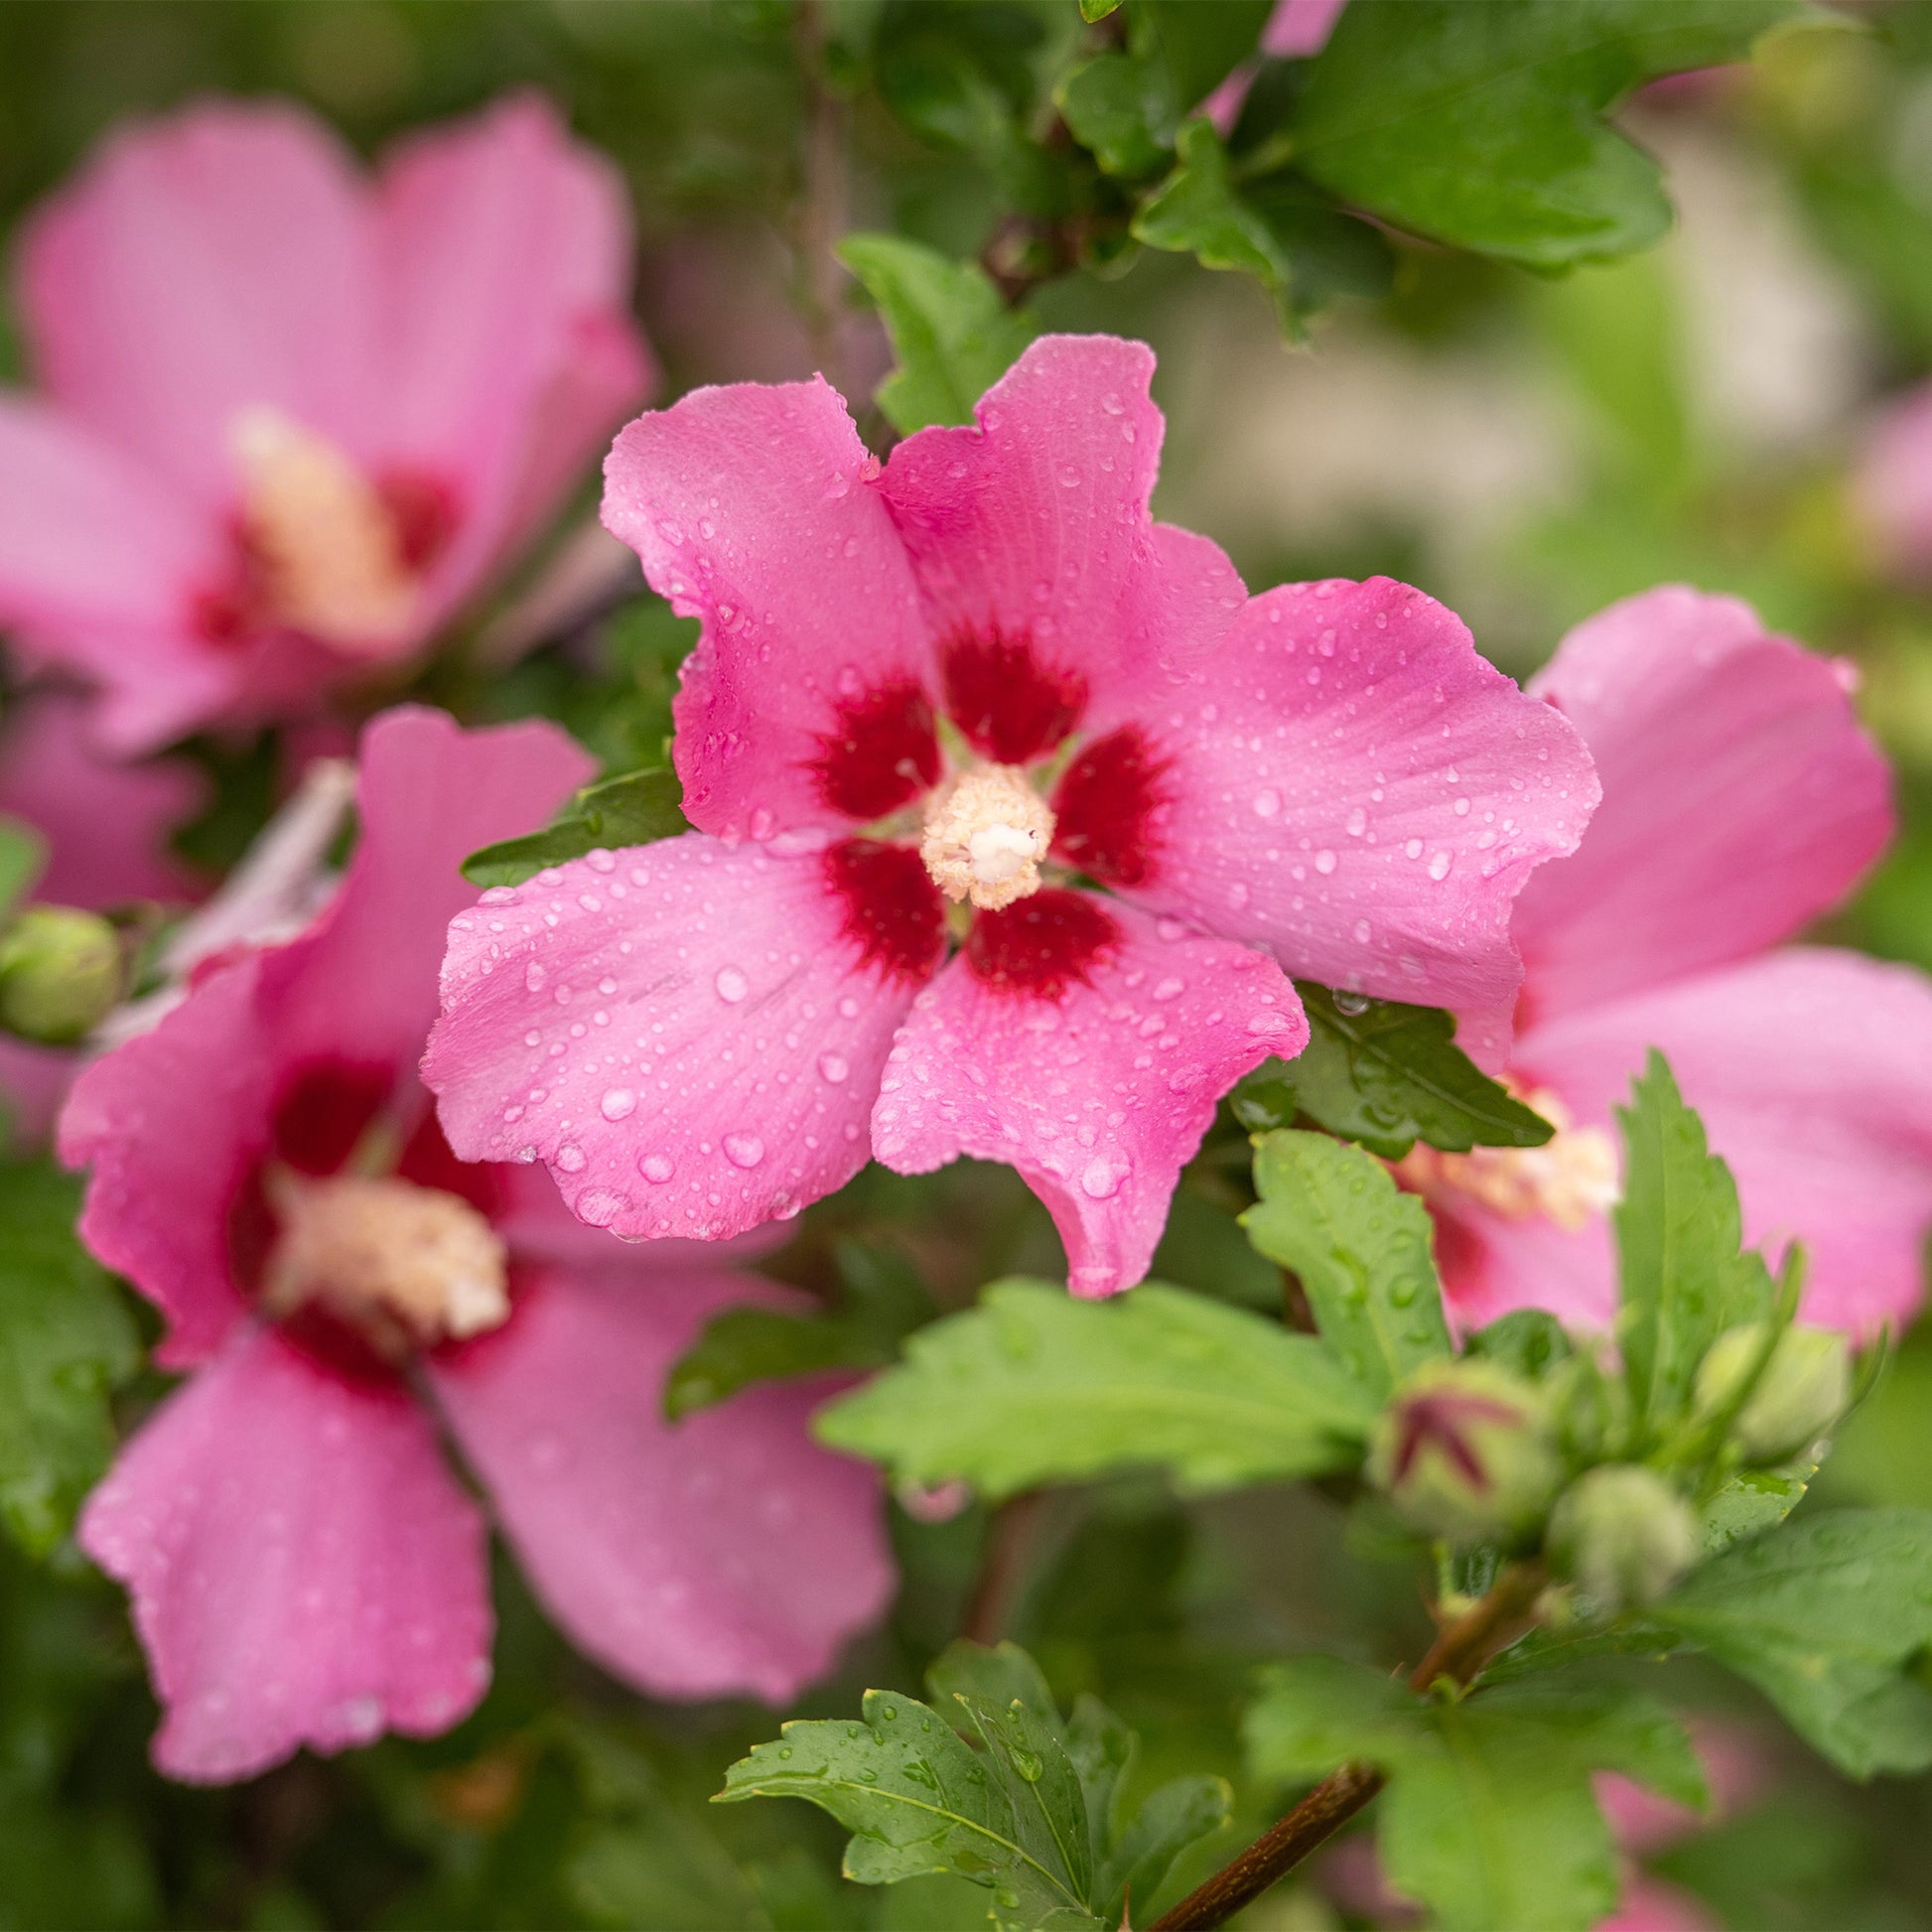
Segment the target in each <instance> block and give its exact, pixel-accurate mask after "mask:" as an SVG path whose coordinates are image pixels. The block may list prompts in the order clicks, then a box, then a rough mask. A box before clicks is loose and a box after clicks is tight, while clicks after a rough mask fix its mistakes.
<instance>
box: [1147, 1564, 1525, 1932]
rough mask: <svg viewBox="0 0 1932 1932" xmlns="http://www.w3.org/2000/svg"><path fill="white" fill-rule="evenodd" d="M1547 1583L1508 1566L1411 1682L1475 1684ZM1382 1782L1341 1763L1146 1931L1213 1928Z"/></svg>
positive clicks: (1361, 1767) (1419, 1686) (1369, 1769)
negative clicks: (1285, 1815) (1291, 1809)
mask: <svg viewBox="0 0 1932 1932" xmlns="http://www.w3.org/2000/svg"><path fill="white" fill-rule="evenodd" d="M1543 1585H1544V1575H1543V1567H1542V1565H1541V1564H1536V1563H1513V1564H1511V1565H1510V1566H1509V1567H1508V1568H1507V1569H1506V1570H1505V1571H1504V1572H1503V1574H1502V1575H1501V1576H1500V1577H1498V1578H1497V1579H1496V1583H1495V1587H1493V1588H1492V1589H1491V1590H1490V1591H1489V1593H1488V1594H1487V1595H1486V1596H1484V1597H1483V1598H1482V1599H1481V1601H1479V1602H1478V1603H1476V1604H1475V1605H1474V1606H1473V1608H1471V1609H1469V1610H1468V1611H1466V1612H1465V1613H1464V1614H1463V1615H1461V1616H1459V1617H1456V1618H1455V1619H1453V1620H1452V1621H1451V1622H1449V1623H1447V1624H1445V1625H1444V1626H1443V1628H1442V1630H1441V1631H1440V1632H1439V1633H1438V1634H1437V1638H1436V1641H1435V1642H1434V1643H1433V1644H1431V1645H1430V1647H1429V1654H1428V1655H1427V1656H1426V1657H1424V1658H1423V1660H1422V1662H1421V1663H1420V1664H1418V1665H1417V1666H1416V1668H1415V1669H1414V1670H1413V1671H1411V1672H1410V1674H1409V1688H1410V1689H1411V1690H1412V1691H1416V1692H1418V1693H1421V1692H1427V1691H1428V1690H1429V1689H1430V1688H1431V1686H1432V1685H1435V1684H1437V1683H1439V1682H1441V1681H1442V1680H1443V1679H1445V1678H1447V1679H1448V1680H1449V1682H1450V1683H1451V1684H1454V1685H1455V1686H1456V1687H1457V1688H1458V1689H1462V1688H1465V1687H1466V1686H1468V1685H1469V1684H1471V1683H1472V1682H1473V1681H1474V1680H1475V1678H1476V1675H1477V1674H1478V1673H1479V1672H1480V1671H1481V1669H1482V1667H1483V1666H1484V1665H1485V1664H1487V1663H1488V1662H1489V1660H1490V1659H1491V1658H1492V1657H1494V1656H1496V1655H1497V1654H1498V1652H1500V1651H1503V1650H1505V1649H1507V1648H1508V1647H1509V1645H1511V1644H1512V1643H1514V1642H1515V1641H1516V1639H1517V1638H1518V1637H1520V1636H1521V1635H1522V1634H1523V1632H1524V1631H1525V1630H1527V1629H1528V1628H1529V1627H1530V1626H1531V1624H1533V1623H1534V1622H1535V1620H1536V1599H1537V1597H1538V1596H1539V1595H1540V1594H1541V1593H1542V1589H1543ZM1383 1782H1384V1780H1383V1776H1382V1773H1381V1772H1380V1771H1378V1770H1377V1769H1376V1768H1375V1767H1374V1766H1373V1765H1372V1764H1344V1765H1342V1766H1341V1767H1340V1769H1338V1770H1334V1771H1330V1772H1329V1773H1328V1775H1327V1776H1326V1777H1325V1778H1323V1779H1322V1780H1321V1782H1320V1783H1319V1784H1317V1785H1316V1786H1315V1787H1314V1789H1313V1790H1312V1791H1311V1792H1310V1793H1309V1795H1308V1796H1307V1797H1306V1798H1304V1799H1303V1800H1302V1802H1301V1803H1300V1804H1299V1805H1297V1806H1296V1807H1295V1809H1294V1810H1293V1811H1291V1812H1290V1813H1289V1814H1288V1816H1287V1817H1286V1818H1284V1819H1282V1820H1281V1821H1280V1822H1279V1823H1278V1824H1274V1825H1271V1826H1269V1828H1268V1829H1267V1830H1266V1831H1265V1832H1263V1833H1262V1835H1261V1836H1260V1837H1259V1838H1258V1839H1256V1840H1255V1842H1254V1843H1253V1844H1252V1845H1250V1846H1249V1847H1248V1849H1247V1850H1246V1851H1245V1852H1243V1853H1241V1854H1240V1855H1239V1857H1237V1858H1235V1859H1232V1860H1230V1861H1229V1863H1226V1864H1224V1865H1223V1866H1222V1867H1221V1868H1220V1870H1219V1871H1217V1872H1215V1873H1214V1875H1213V1876H1212V1877H1211V1878H1209V1879H1207V1880H1205V1881H1204V1882H1203V1883H1202V1884H1199V1885H1197V1886H1195V1888H1194V1889H1193V1890H1192V1891H1190V1892H1189V1893H1188V1894H1187V1896H1186V1897H1185V1898H1183V1899H1182V1900H1181V1901H1180V1903H1179V1904H1178V1905H1176V1906H1174V1907H1173V1910H1172V1911H1169V1912H1165V1913H1163V1914H1162V1916H1161V1917H1160V1918H1158V1919H1156V1920H1155V1922H1154V1924H1153V1925H1152V1926H1150V1927H1149V1928H1148V1932H1209V1928H1211V1927H1213V1926H1217V1925H1223V1924H1225V1923H1226V1922H1227V1921H1228V1920H1229V1919H1230V1918H1232V1917H1233V1916H1234V1914H1235V1913H1236V1912H1238V1911H1240V1909H1241V1908H1242V1907H1243V1906H1244V1905H1250V1904H1252V1903H1253V1902H1254V1901H1255V1900H1256V1899H1257V1898H1259V1897H1260V1896H1261V1894H1262V1893H1263V1892H1265V1891H1266V1890H1267V1889H1268V1888H1269V1887H1270V1886H1271V1885H1273V1884H1274V1883H1275V1882H1276V1881H1277V1880H1278V1879H1281V1878H1283V1877H1286V1876H1287V1874H1288V1873H1289V1872H1291V1871H1293V1870H1294V1869H1295V1867H1296V1866H1297V1865H1298V1864H1300V1863H1302V1861H1303V1860H1304V1859H1306V1858H1307V1857H1308V1856H1309V1854H1310V1853H1311V1852H1312V1851H1314V1850H1315V1849H1316V1848H1317V1847H1319V1846H1320V1845H1321V1844H1323V1843H1324V1842H1325V1841H1326V1840H1327V1839H1329V1838H1331V1837H1333V1836H1334V1834H1335V1833H1336V1832H1338V1831H1339V1830H1340V1829H1341V1828H1342V1826H1344V1825H1345V1824H1347V1823H1348V1821H1349V1820H1350V1819H1351V1818H1353V1817H1354V1816H1355V1814H1356V1813H1357V1812H1358V1811H1360V1810H1361V1809H1362V1807H1363V1806H1364V1805H1366V1804H1367V1803H1368V1801H1369V1800H1370V1799H1371V1798H1373V1797H1374V1796H1375V1794H1376V1793H1377V1792H1378V1791H1380V1790H1381V1789H1382V1785H1383Z"/></svg>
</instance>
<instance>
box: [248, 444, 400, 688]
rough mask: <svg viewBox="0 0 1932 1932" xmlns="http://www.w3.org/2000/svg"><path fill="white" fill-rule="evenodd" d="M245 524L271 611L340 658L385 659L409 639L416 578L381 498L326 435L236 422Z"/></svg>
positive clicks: (374, 487) (277, 617)
mask: <svg viewBox="0 0 1932 1932" xmlns="http://www.w3.org/2000/svg"><path fill="white" fill-rule="evenodd" d="M231 442H232V447H233V450H234V456H235V460H236V462H237V463H238V464H239V465H240V468H241V475H242V523H243V526H244V530H245V535H246V540H247V544H248V549H249V552H250V555H251V558H252V560H253V562H254V564H255V566H256V568H257V569H258V570H259V572H260V574H261V580H262V589H263V593H264V595H265V601H266V603H267V605H268V608H269V611H270V612H271V614H272V615H273V617H274V618H275V619H276V621H279V622H281V623H284V624H287V625H288V626H289V627H290V628H291V629H295V630H302V631H306V632H307V633H308V634H309V635H310V636H312V637H316V638H320V639H321V640H322V641H323V642H324V643H327V644H333V645H334V646H335V647H336V648H337V649H339V650H345V651H350V652H360V651H368V652H374V653H378V654H379V653H381V652H384V651H386V650H388V649H390V648H391V647H392V646H393V645H394V644H395V643H396V642H397V641H398V639H399V638H401V637H402V636H403V635H404V634H405V633H406V632H407V630H408V628H409V625H410V622H411V621H412V618H413V616H414V613H415V606H416V577H415V573H414V572H413V571H411V569H410V568H409V563H408V559H407V557H406V555H405V553H404V546H403V533H402V531H401V530H400V529H399V528H398V527H397V520H396V517H395V516H394V514H393V513H392V512H391V509H390V506H389V504H388V503H387V502H386V501H385V500H384V498H383V495H382V492H381V491H380V490H379V489H378V488H377V487H376V485H375V483H373V482H372V481H371V480H370V479H369V478H368V477H366V476H364V475H363V474H362V472H361V471H360V470H358V469H357V468H356V467H355V465H354V464H353V463H352V462H350V461H349V459H348V458H347V457H346V456H345V454H344V453H343V452H342V451H341V450H339V449H338V448H337V447H336V445H335V444H333V443H332V442H330V441H329V439H328V438H327V437H326V436H319V435H317V434H316V432H315V431H313V430H310V429H305V428H304V427H303V426H302V425H301V424H300V423H295V422H291V421H290V420H289V418H288V417H286V416H284V415H282V414H281V413H280V412H279V411H277V410H273V409H249V410H245V411H244V412H243V413H242V414H241V415H240V416H239V417H237V418H236V419H235V423H234V427H233V431H232V436H231Z"/></svg>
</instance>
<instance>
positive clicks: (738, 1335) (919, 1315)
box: [664, 1240, 932, 1422]
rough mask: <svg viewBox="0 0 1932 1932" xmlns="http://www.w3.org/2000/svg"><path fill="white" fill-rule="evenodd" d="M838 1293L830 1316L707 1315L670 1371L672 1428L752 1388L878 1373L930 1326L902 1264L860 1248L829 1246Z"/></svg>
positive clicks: (667, 1391)
mask: <svg viewBox="0 0 1932 1932" xmlns="http://www.w3.org/2000/svg"><path fill="white" fill-rule="evenodd" d="M835 1253H836V1254H837V1257H838V1263H839V1274H840V1278H841V1281H842V1283H843V1285H844V1293H843V1295H842V1296H841V1299H840V1303H839V1306H838V1308H837V1309H836V1310H834V1311H827V1312H824V1313H820V1314H788V1313H785V1312H784V1311H781V1310H778V1309H767V1308H759V1307H741V1308H734V1309H726V1310H725V1311H723V1312H722V1313H720V1314H715V1315H713V1316H712V1317H711V1319H710V1320H709V1321H707V1322H706V1323H705V1325H704V1327H703V1328H702V1329H701V1330H700V1331H699V1334H698V1338H697V1340H696V1341H694V1342H693V1343H692V1344H691V1346H690V1347H689V1348H688V1349H686V1350H685V1352H684V1353H683V1354H682V1355H681V1356H679V1357H678V1359H677V1360H676V1361H675V1362H673V1363H672V1364H671V1372H670V1374H669V1375H668V1376H666V1377H665V1380H664V1414H665V1416H666V1418H667V1419H668V1420H670V1421H671V1422H677V1421H680V1420H681V1419H682V1418H683V1417H685V1416H688V1415H690V1414H691V1413H692V1411H694V1410H697V1409H705V1408H709V1407H710V1406H711V1405H712V1404H713V1403H715V1402H723V1401H725V1400H726V1399H727V1398H728V1397H730V1396H734V1395H736V1394H737V1393H738V1392H739V1390H740V1389H743V1388H748V1387H749V1386H750V1385H751V1384H752V1383H754V1382H772V1381H783V1380H786V1379H789V1378H790V1377H793V1376H798V1375H816V1374H819V1373H820V1372H822V1371H823V1370H825V1369H829V1368H879V1367H882V1366H883V1365H884V1364H886V1363H887V1362H890V1361H892V1360H893V1359H894V1358H895V1357H896V1356H897V1353H898V1345H899V1343H900V1342H901V1341H902V1340H903V1339H904V1338H905V1336H906V1335H908V1334H910V1333H911V1332H912V1330H913V1329H914V1328H916V1327H918V1326H920V1325H921V1323H923V1322H926V1321H929V1320H931V1318H932V1301H931V1298H930V1297H929V1296H928V1295H927V1294H926V1292H925V1287H924V1284H923V1283H921V1282H920V1280H919V1278H918V1275H917V1273H916V1272H915V1271H914V1270H913V1269H912V1267H911V1266H910V1264H909V1263H907V1262H906V1261H905V1260H904V1259H903V1258H902V1257H900V1256H898V1255H896V1254H893V1253H892V1252H891V1251H889V1250H887V1249H883V1248H870V1247H867V1246H866V1245H864V1244H863V1243H862V1242H858V1241H850V1240H843V1241H840V1242H838V1243H837V1244H836V1247H835Z"/></svg>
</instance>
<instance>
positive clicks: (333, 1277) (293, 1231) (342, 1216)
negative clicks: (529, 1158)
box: [262, 1171, 510, 1358]
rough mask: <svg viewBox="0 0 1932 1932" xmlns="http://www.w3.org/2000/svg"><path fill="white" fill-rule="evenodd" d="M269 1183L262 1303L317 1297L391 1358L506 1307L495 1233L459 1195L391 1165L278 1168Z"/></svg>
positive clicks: (477, 1325)
mask: <svg viewBox="0 0 1932 1932" xmlns="http://www.w3.org/2000/svg"><path fill="white" fill-rule="evenodd" d="M269 1191H270V1198H271V1201H272V1203H273V1205H274V1207H275V1209H276V1212H277V1215H278V1217H279V1219H280V1222H281V1233H280V1237H279V1238H278V1240H277V1241H276V1244H275V1249H274V1252H273V1254H272V1255H271V1256H270V1259H269V1263H268V1269H267V1273H266V1275H265V1277H264V1286H263V1292H262V1305H263V1308H264V1309H265V1311H267V1312H268V1313H269V1314H271V1315H274V1316H277V1317H278V1318H279V1317H282V1316H286V1315H290V1314H293V1313H294V1312H295V1311H297V1310H298V1309H300V1308H302V1307H303V1306H304V1305H305V1304H308V1303H320V1304H321V1305H322V1306H323V1307H324V1308H326V1309H327V1310H328V1311H330V1312H331V1313H332V1314H336V1315H339V1316H341V1317H342V1318H343V1319H345V1320H346V1321H349V1322H351V1323H353V1324H354V1326H355V1327H357V1328H359V1329H360V1330H361V1331H362V1332H363V1333H364V1334H365V1335H367V1337H368V1338H369V1340H370V1341H371V1342H372V1343H373V1344H374V1345H375V1347H376V1348H377V1349H378V1350H379V1351H380V1352H381V1353H383V1354H385V1355H388V1356H390V1357H392V1358H393V1357H397V1356H400V1355H402V1354H404V1353H406V1352H407V1351H408V1350H409V1349H410V1348H412V1347H416V1348H427V1347H433V1346H434V1345H435V1344H436V1343H437V1342H440V1341H450V1340H462V1339H463V1338H464V1337H465V1336H468V1335H479V1334H482V1333H483V1332H484V1330H486V1329H489V1328H495V1327H498V1326H500V1325H501V1324H502V1323H503V1322H504V1321H505V1320H507V1319H508V1318H509V1311H510V1301H509V1281H508V1272H509V1271H508V1261H507V1257H506V1256H505V1253H504V1250H503V1244H502V1242H501V1241H499V1240H498V1239H497V1237H496V1233H495V1231H494V1229H492V1228H491V1227H490V1225H489V1223H488V1221H486V1220H485V1219H484V1218H483V1215H482V1214H480V1213H479V1212H478V1211H477V1209H476V1208H474V1207H473V1206H471V1204H470V1203H469V1202H468V1201H466V1200H462V1199H460V1198H459V1197H458V1196H457V1195H455V1194H447V1193H444V1192H443V1191H442V1190H441V1189H440V1188H436V1187H419V1186H417V1185H416V1184H415V1183H414V1182H413V1181H408V1180H398V1179H396V1178H394V1177H393V1176H390V1175H380V1176H377V1175H369V1174H337V1175H334V1176H331V1177H330V1178H328V1179H322V1180H316V1179H311V1178H309V1177H308V1176H306V1175H301V1174H294V1173H287V1172H286V1171H284V1172H281V1173H275V1174H273V1175H272V1176H271V1178H270V1182H269Z"/></svg>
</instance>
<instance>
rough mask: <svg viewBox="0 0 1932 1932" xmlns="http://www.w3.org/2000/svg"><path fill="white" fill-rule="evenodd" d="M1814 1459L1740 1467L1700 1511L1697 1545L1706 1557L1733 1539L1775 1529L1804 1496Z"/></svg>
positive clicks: (1719, 1551) (1815, 1469) (1716, 1553)
mask: <svg viewBox="0 0 1932 1932" xmlns="http://www.w3.org/2000/svg"><path fill="white" fill-rule="evenodd" d="M1817 1473H1818V1464H1817V1463H1816V1462H1809V1461H1808V1462H1804V1463H1802V1464H1799V1465H1798V1466H1796V1467H1791V1468H1783V1469H1741V1470H1739V1471H1738V1473H1737V1474H1735V1475H1734V1476H1732V1477H1731V1478H1730V1480H1729V1481H1728V1482H1726V1483H1725V1485H1724V1487H1723V1488H1722V1489H1720V1490H1719V1491H1718V1492H1717V1494H1716V1495H1715V1496H1713V1497H1712V1498H1711V1499H1710V1501H1709V1502H1707V1503H1706V1504H1705V1505H1704V1507H1703V1509H1702V1510H1701V1511H1700V1512H1699V1516H1698V1526H1699V1532H1700V1545H1699V1547H1700V1548H1701V1549H1702V1550H1703V1552H1704V1554H1705V1555H1706V1556H1707V1557H1716V1556H1722V1555H1723V1554H1724V1553H1725V1551H1726V1550H1728V1549H1729V1548H1730V1547H1731V1545H1732V1544H1734V1543H1745V1542H1748V1541H1749V1540H1750V1539H1751V1538H1752V1537H1754V1536H1762V1535H1763V1534H1764V1532H1765V1531H1766V1530H1774V1529H1776V1528H1777V1526H1778V1525H1779V1524H1780V1523H1782V1522H1783V1521H1784V1519H1785V1518H1786V1517H1787V1516H1789V1515H1790V1514H1791V1512H1792V1511H1793V1510H1794V1509H1796V1508H1797V1507H1798V1505H1799V1504H1800V1503H1801V1502H1803V1501H1804V1499H1805V1491H1806V1490H1807V1489H1809V1488H1810V1487H1811V1479H1812V1477H1813V1476H1815V1475H1816V1474H1817Z"/></svg>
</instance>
